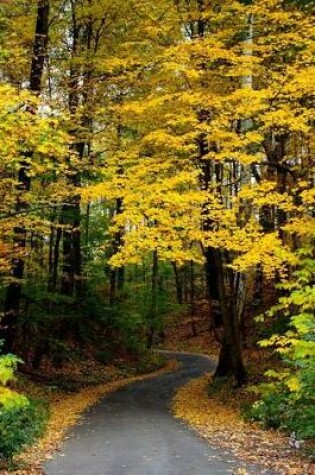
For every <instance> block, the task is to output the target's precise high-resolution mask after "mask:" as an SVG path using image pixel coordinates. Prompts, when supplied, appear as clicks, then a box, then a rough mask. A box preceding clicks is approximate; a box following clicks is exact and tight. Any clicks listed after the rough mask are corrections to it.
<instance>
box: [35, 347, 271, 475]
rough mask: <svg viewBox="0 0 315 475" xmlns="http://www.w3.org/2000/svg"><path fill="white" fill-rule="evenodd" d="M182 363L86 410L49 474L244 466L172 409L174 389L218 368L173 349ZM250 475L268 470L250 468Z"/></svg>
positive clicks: (169, 474) (162, 474) (222, 470)
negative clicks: (176, 415)
mask: <svg viewBox="0 0 315 475" xmlns="http://www.w3.org/2000/svg"><path fill="white" fill-rule="evenodd" d="M167 356H169V357H171V358H176V359H177V360H178V361H180V362H181V367H180V368H179V369H178V370H176V371H174V372H173V373H168V374H164V375H161V376H158V377H156V378H154V379H149V380H146V381H141V382H136V383H133V384H130V385H129V386H127V387H125V388H123V389H121V390H119V391H117V392H115V393H113V394H111V395H110V396H108V397H106V398H104V399H103V400H102V401H101V402H100V403H99V404H98V405H97V406H95V407H93V408H91V409H90V410H88V411H87V412H86V413H85V416H84V418H83V420H82V421H81V423H80V424H78V425H77V426H75V427H74V429H73V430H72V431H71V433H70V434H69V436H70V437H69V439H68V440H67V441H66V442H65V444H64V446H63V448H62V451H61V452H60V454H58V455H57V456H56V458H55V459H54V460H52V461H50V462H48V463H47V464H46V465H45V467H44V468H45V473H46V474H47V475H229V474H231V473H237V468H238V467H244V466H245V465H244V464H242V462H240V461H236V460H235V458H233V456H231V455H230V454H229V453H228V452H226V451H223V450H220V449H215V448H212V447H210V446H209V445H208V443H207V442H206V441H204V440H203V439H201V438H199V437H198V436H197V435H196V434H195V432H194V431H192V430H190V429H189V428H188V427H187V426H186V425H184V424H183V423H181V422H180V421H178V420H176V419H175V418H174V417H173V416H172V415H171V413H170V403H171V400H172V396H173V394H174V391H175V390H176V389H177V388H179V387H180V386H182V385H184V384H185V383H186V382H187V381H189V380H190V379H193V378H196V377H199V376H200V375H202V374H203V373H205V372H207V371H210V370H212V369H213V368H214V366H215V363H214V362H212V361H210V360H209V359H208V358H206V357H203V356H197V355H187V354H180V353H176V354H174V353H169V354H167ZM247 469H248V470H249V473H250V474H255V475H256V474H257V475H259V474H263V473H266V472H264V471H263V470H260V469H259V468H258V467H247Z"/></svg>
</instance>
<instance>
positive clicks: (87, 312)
mask: <svg viewBox="0 0 315 475" xmlns="http://www.w3.org/2000/svg"><path fill="white" fill-rule="evenodd" d="M313 13H314V2H313V1H312V0H29V1H26V0H3V1H1V2H0V138H1V147H0V473H2V471H3V473H4V474H5V473H8V472H7V470H9V471H10V470H12V471H13V472H14V473H16V474H18V475H20V474H22V475H24V474H27V475H31V474H35V473H36V474H42V473H44V472H42V471H41V470H42V468H41V465H40V464H41V463H42V461H43V460H44V458H45V457H46V456H47V453H48V452H49V450H50V453H51V449H52V447H51V446H53V448H56V447H55V445H56V444H57V442H51V443H50V447H49V449H47V447H46V446H47V443H46V442H47V440H48V439H49V440H50V441H51V440H52V439H53V440H54V437H55V435H56V433H57V432H58V430H59V429H58V427H59V426H60V427H61V425H62V424H65V427H64V428H63V429H60V430H59V432H60V433H61V432H63V431H65V430H67V428H68V427H69V426H72V425H73V423H74V422H75V421H76V420H77V418H78V417H79V415H80V414H81V413H82V412H83V410H84V409H85V408H86V407H89V406H92V405H93V404H95V402H96V401H97V400H99V399H100V398H101V397H103V395H104V394H105V393H107V391H110V392H112V390H114V389H115V388H116V389H117V388H119V387H120V385H124V384H125V382H124V381H126V383H127V382H128V381H133V380H138V379H139V380H142V379H143V380H146V378H147V377H148V376H149V375H150V374H151V373H152V374H160V373H161V374H165V373H167V372H170V373H169V374H171V372H172V371H176V368H177V369H178V366H180V365H181V364H182V363H176V362H175V360H176V359H177V358H176V357H175V356H174V359H173V358H171V359H169V356H165V355H164V353H163V351H164V350H169V351H173V352H177V353H174V354H178V353H179V352H187V353H191V354H203V355H208V357H210V359H211V361H213V362H215V366H214V367H213V372H212V374H211V375H209V374H208V375H207V376H206V377H204V376H202V377H201V379H195V380H192V381H191V382H189V383H188V385H185V386H183V387H182V388H180V389H179V392H177V395H176V396H175V402H174V407H173V410H174V412H175V415H177V416H178V417H181V418H183V419H184V420H186V422H187V423H189V424H190V425H191V426H193V427H195V428H196V427H197V430H198V427H199V426H201V425H202V426H203V428H204V427H206V426H207V427H208V429H207V430H208V431H209V430H210V429H209V427H210V425H211V424H214V422H213V421H212V420H211V417H210V416H209V417H208V419H207V418H206V416H205V415H206V414H207V413H208V412H209V410H210V409H209V408H212V409H211V410H212V414H213V413H219V412H220V411H221V412H222V414H221V412H220V414H221V415H222V418H221V419H220V420H218V421H217V422H215V423H216V424H217V425H218V427H217V430H218V431H220V430H223V429H222V424H223V422H222V421H223V420H226V419H229V420H230V422H231V424H232V425H233V424H235V427H236V426H237V427H239V425H240V424H248V427H254V426H255V427H259V428H260V429H259V430H261V433H262V434H264V433H266V434H271V433H274V434H277V435H274V437H275V438H276V439H272V437H273V436H271V435H270V437H271V442H270V443H269V445H271V446H272V445H273V444H275V447H276V446H277V445H276V444H277V443H278V442H277V441H278V439H277V437H280V438H281V437H284V438H285V439H283V440H285V441H286V442H284V443H285V444H287V445H289V446H290V447H291V449H292V450H291V449H290V450H291V452H290V453H289V455H288V452H285V454H284V455H283V457H282V459H281V456H280V455H278V456H277V457H278V458H277V463H276V462H275V463H274V465H272V464H271V465H270V467H271V468H272V469H273V470H275V471H274V472H272V473H278V474H292V475H293V474H296V475H302V474H303V475H304V474H305V475H306V474H307V475H312V474H314V473H315V466H314V460H315V396H314V395H315V391H314V389H315V317H314V314H315V312H314V310H315V288H314V275H315V260H314V238H315V222H314V217H315V214H314V201H315V191H314V151H315V138H314V125H315V123H314V77H315V62H314V52H315V43H314V38H315V25H314V17H313ZM160 350H162V351H160ZM148 384H149V383H148ZM198 384H199V386H198ZM202 384H203V386H202ZM104 385H105V386H106V385H107V386H108V387H107V386H106V388H107V389H106V390H105V389H104V387H105V386H104ZM111 385H113V389H111V388H112V386H111ZM201 386H202V387H201ZM102 388H103V389H102ZM108 388H109V389H108ZM202 388H203V389H202ZM80 395H81V396H80ZM201 399H202V400H201ZM83 400H84V401H85V402H84V403H83ZM60 401H61V402H60ZM65 401H66V402H67V404H68V406H69V407H68V406H67V407H68V409H65V407H66V406H65ZM58 404H59V406H58ZM195 406H196V414H195V415H194V414H193V407H195ZM56 407H59V409H56ZM70 407H72V409H70ZM227 408H230V409H231V408H233V411H234V412H233V417H232V416H231V414H230V413H229V412H228V411H227ZM72 410H74V412H75V414H76V415H75V416H73V414H72V415H71V414H70V412H71V411H72ZM207 411H208V412H207ZM231 411H232V409H231ZM62 412H64V414H67V415H66V416H64V417H65V419H67V421H66V422H64V420H63V419H62V418H61V413H62ZM57 413H58V414H59V415H58V414H57ZM236 413H237V415H236ZM56 414H57V415H56ZM61 419H62V422H61ZM202 421H203V422H202ZM240 421H244V422H240ZM53 423H54V429H53V430H52V428H51V427H52V424H53ZM60 427H59V428H60ZM62 427H63V426H62ZM241 427H243V426H241ZM246 427H247V426H246ZM202 430H203V429H202ZM213 430H215V429H213ZM226 430H227V429H226ZM229 430H230V432H229V434H228V435H227V436H226V437H225V436H224V435H223V437H222V438H227V439H228V438H230V437H231V434H232V432H231V431H232V429H229ZM246 430H247V429H246ZM250 430H251V429H248V431H250ZM242 431H243V429H240V432H242ZM59 432H58V433H59ZM244 432H246V431H245V430H244ZM53 433H54V434H55V435H54V436H53V435H52V434H53ZM45 434H46V435H45ZM279 434H280V435H279ZM58 437H59V439H58ZM58 437H57V439H58V443H60V440H61V438H62V436H61V435H59V436H58ZM178 437H180V434H179V435H178ZM209 437H210V439H209V440H210V443H211V440H212V439H211V435H210V436H209ZM248 437H249V436H248ZM259 437H265V436H264V435H260V436H259ZM266 437H267V435H266ZM268 437H269V435H268ZM57 439H56V440H57ZM36 440H37V442H36V443H37V444H38V443H39V444H41V442H40V441H41V440H46V442H45V443H46V446H45V447H46V448H45V449H41V454H42V455H38V458H40V457H41V460H37V459H36V460H35V459H34V448H33V449H32V447H34V445H33V446H32V445H31V444H34V443H35V441H36ZM38 440H39V442H38ZM242 440H243V439H242ZM281 440H282V439H281ZM244 443H245V442H244ZM29 445H31V448H28V449H27V451H26V453H27V454H28V455H27V456H24V454H25V450H26V448H27V447H28V446H29ZM44 445H45V444H44ZM48 445H49V443H48ZM219 445H220V444H219ZM35 447H36V446H35ZM37 447H38V446H37ZM230 449H231V450H232V449H233V447H232V448H231V447H230V446H228V450H230ZM32 450H33V452H32ZM36 450H38V451H39V452H38V453H40V449H36ZM36 450H35V451H36ZM248 451H250V449H248V450H247V452H248ZM44 452H45V455H43V454H44ZM21 453H22V455H19V454H21ZM268 453H269V452H268ZM268 453H267V455H264V456H261V458H262V459H263V458H265V459H266V460H267V459H270V457H271V456H270V455H268ZM49 457H52V455H49ZM244 457H245V456H244ZM35 458H36V457H35ZM30 460H31V461H30ZM34 460H35V461H34ZM259 462H260V461H259ZM262 463H263V461H262ZM266 463H269V462H268V460H267V462H266V461H265V465H266ZM277 464H278V465H277ZM241 470H243V469H239V471H238V472H233V473H239V474H241V473H244V474H245V473H247V471H246V470H247V469H246V468H244V471H241ZM277 470H278V471H277ZM47 473H48V474H49V475H53V474H57V473H68V472H57V470H56V471H55V472H54V471H52V472H49V471H48V472H47ZM70 473H72V474H73V475H80V474H81V472H80V473H79V472H75V471H72V472H69V474H70ZM82 473H83V472H82ZM89 473H91V474H92V473H93V474H94V473H97V472H89ZM89 473H88V472H85V473H84V475H89ZM124 473H128V471H127V472H124ZM131 473H132V474H133V473H137V474H139V475H141V474H142V472H140V471H139V472H130V474H131ZM146 473H158V474H161V475H163V474H164V472H162V471H161V472H153V471H152V472H146ZM166 473H167V474H168V473H171V472H165V474H166ZM175 473H179V472H175V470H174V474H175ZM181 473H182V475H186V472H181ZM188 473H195V472H187V475H188ZM200 473H204V472H201V471H200ZM209 473H212V472H209ZM214 473H216V472H214ZM220 473H223V472H220ZM224 473H225V472H224ZM226 473H227V472H226ZM248 473H251V472H248ZM253 473H257V474H259V473H265V472H263V471H261V472H260V471H256V472H253ZM268 473H269V472H268ZM102 474H103V472H102ZM107 474H108V475H119V474H120V472H119V471H118V470H117V471H116V472H106V475H107ZM99 475H101V472H100V473H99Z"/></svg>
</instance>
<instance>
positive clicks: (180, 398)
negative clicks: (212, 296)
mask: <svg viewBox="0 0 315 475" xmlns="http://www.w3.org/2000/svg"><path fill="white" fill-rule="evenodd" d="M173 325H174V322H172V326H170V327H169V330H168V332H167V340H166V343H165V346H166V347H167V348H168V349H171V350H174V351H176V350H181V351H188V352H197V353H204V354H207V355H209V356H211V357H212V358H215V357H216V356H217V352H218V348H219V345H218V343H217V342H216V340H215V338H214V337H213V333H212V332H211V331H209V324H208V316H207V313H206V312H204V313H201V315H200V316H199V317H198V318H194V319H191V318H189V317H188V318H186V319H182V320H181V321H178V322H177V325H176V326H175V327H174V326H173ZM193 325H195V330H196V334H194V332H193ZM245 358H246V360H247V366H248V369H249V379H250V383H251V384H256V383H258V382H259V381H260V380H261V376H262V375H263V373H264V372H265V371H266V370H267V369H268V368H270V367H272V366H273V365H275V364H276V363H277V362H276V361H275V360H274V359H273V358H272V356H271V355H268V354H266V352H265V350H258V349H256V348H255V346H254V345H249V346H248V348H247V349H246V350H245ZM255 398H256V396H255V395H254V394H253V393H251V392H249V391H248V390H247V389H246V388H243V389H236V388H235V389H234V388H231V385H230V384H228V383H223V384H221V385H218V384H215V385H213V384H212V376H211V375H207V376H204V377H202V378H200V379H198V380H193V381H191V382H189V383H188V384H187V385H186V386H184V387H183V388H181V389H180V390H179V391H178V392H177V394H176V397H175V398H174V403H173V411H174V414H175V415H176V416H177V417H179V418H181V419H183V420H185V421H186V422H188V423H189V424H190V425H191V426H192V427H194V428H195V429H196V430H197V432H198V433H199V434H200V435H201V436H203V437H205V438H207V439H208V440H209V443H210V444H211V445H213V446H217V447H222V448H226V449H227V450H231V451H232V452H233V453H234V454H235V455H236V456H239V457H240V458H241V459H242V460H245V461H248V462H254V463H258V464H260V465H262V466H264V467H266V468H269V469H273V470H275V471H276V472H277V473H279V474H281V475H315V465H314V464H311V462H310V461H309V459H308V458H307V455H304V454H302V451H301V450H296V449H295V448H293V447H292V445H293V444H292V442H293V441H292V440H291V439H290V437H289V436H286V435H285V434H283V433H282V432H280V431H271V430H265V429H263V428H262V427H260V426H259V425H258V424H254V423H252V422H247V421H245V420H244V417H243V415H244V408H245V407H246V406H247V405H249V404H251V403H252V402H253V401H254V400H255ZM302 447H303V449H304V450H305V452H306V454H307V452H308V450H307V449H306V447H305V445H304V446H302ZM311 450H314V447H312V448H311Z"/></svg>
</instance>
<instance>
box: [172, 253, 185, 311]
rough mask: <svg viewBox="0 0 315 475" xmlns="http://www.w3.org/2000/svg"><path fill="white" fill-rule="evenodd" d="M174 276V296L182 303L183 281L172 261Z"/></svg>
mask: <svg viewBox="0 0 315 475" xmlns="http://www.w3.org/2000/svg"><path fill="white" fill-rule="evenodd" d="M172 266H173V270H174V276H175V286H176V298H177V303H178V304H179V305H182V304H183V281H182V279H181V276H180V271H179V269H178V267H177V264H176V262H174V261H173V262H172Z"/></svg>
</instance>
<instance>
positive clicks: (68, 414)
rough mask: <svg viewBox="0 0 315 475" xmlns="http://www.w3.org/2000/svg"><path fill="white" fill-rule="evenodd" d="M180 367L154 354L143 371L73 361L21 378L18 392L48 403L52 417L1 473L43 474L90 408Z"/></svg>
mask: <svg viewBox="0 0 315 475" xmlns="http://www.w3.org/2000/svg"><path fill="white" fill-rule="evenodd" d="M177 366H178V364H177V363H176V361H175V360H171V361H169V360H168V361H166V360H165V359H164V358H161V357H159V356H157V355H156V354H152V356H150V357H149V358H145V361H144V362H142V366H141V368H140V369H141V371H140V370H139V367H137V366H136V365H135V364H132V362H130V361H126V362H124V361H119V362H117V363H116V365H114V364H113V365H103V364H100V363H98V362H96V361H95V360H92V359H91V360H88V361H82V362H81V363H79V362H78V361H73V362H69V363H68V364H65V365H63V366H62V367H61V368H59V369H55V368H53V367H51V366H49V367H45V368H43V373H41V372H37V373H36V374H34V375H32V377H30V376H29V375H28V376H27V377H26V376H23V375H20V377H19V378H18V380H17V383H16V388H15V389H17V390H20V391H21V392H23V393H24V394H27V395H28V396H29V397H33V398H37V399H41V400H43V401H45V402H47V404H49V408H50V417H49V421H48V426H47V429H46V431H45V434H44V436H43V437H42V438H41V439H39V441H38V442H37V443H36V444H35V445H32V446H31V447H29V448H28V449H26V450H25V451H24V452H23V453H22V454H20V455H19V456H17V457H15V460H14V462H15V467H14V468H11V469H10V471H9V470H7V469H5V468H2V469H1V467H0V474H1V475H9V474H10V475H43V474H44V472H43V468H42V466H43V462H44V461H45V460H49V459H51V458H52V457H53V455H54V454H55V453H56V451H58V450H60V447H61V444H62V442H63V441H64V440H65V439H66V438H67V432H68V431H69V429H70V428H71V427H72V426H74V425H75V424H76V423H78V421H79V420H80V418H81V416H82V414H83V412H84V411H86V409H87V408H89V407H91V406H94V405H95V404H96V403H97V402H98V401H99V400H100V399H102V398H103V397H105V396H106V395H108V394H110V393H112V392H114V391H117V390H118V389H121V388H123V387H124V386H126V385H128V384H130V383H133V382H135V381H143V380H145V379H148V378H153V377H155V376H158V375H160V374H164V373H167V372H171V371H174V370H175V369H176V368H177ZM139 372H140V373H143V374H139ZM73 475H74V474H73Z"/></svg>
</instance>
